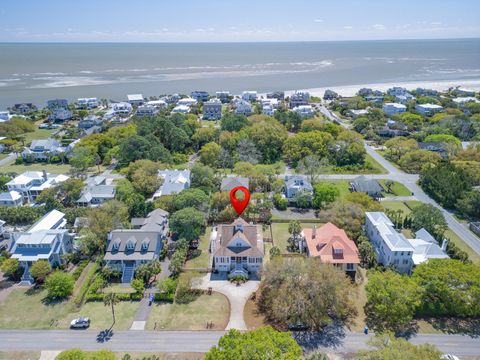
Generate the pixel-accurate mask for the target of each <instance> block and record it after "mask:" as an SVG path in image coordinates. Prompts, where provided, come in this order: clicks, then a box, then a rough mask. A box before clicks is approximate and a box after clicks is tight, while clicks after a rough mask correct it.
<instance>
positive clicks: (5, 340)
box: [0, 330, 480, 356]
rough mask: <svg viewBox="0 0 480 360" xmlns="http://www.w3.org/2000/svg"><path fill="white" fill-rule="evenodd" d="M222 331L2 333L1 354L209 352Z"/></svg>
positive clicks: (450, 345)
mask: <svg viewBox="0 0 480 360" xmlns="http://www.w3.org/2000/svg"><path fill="white" fill-rule="evenodd" d="M223 334H224V332H223V331H157V332H155V331H118V332H115V333H114V334H113V336H112V337H111V339H110V340H109V341H107V342H98V341H97V332H96V331H91V330H87V331H83V330H0V351H20V350H22V351H39V350H65V349H70V348H72V347H76V348H81V349H84V350H98V349H111V350H113V351H130V352H133V351H138V352H141V351H145V350H147V349H148V351H158V352H179V351H182V352H206V351H208V350H209V349H210V347H212V346H214V345H216V344H217V342H218V339H219V338H220V337H221V336H222V335H223ZM368 338H369V336H366V335H364V334H359V333H350V332H349V333H346V334H345V336H344V337H343V336H340V337H338V338H336V339H334V340H329V343H331V344H332V345H331V346H326V347H325V346H320V347H319V349H320V350H328V351H329V352H336V353H347V352H355V351H357V350H359V349H365V348H367V345H366V341H367V340H368ZM411 342H412V343H414V344H422V343H430V344H434V345H436V346H437V347H438V348H439V349H440V350H442V351H443V352H445V353H452V354H456V355H458V356H478V355H480V346H479V340H478V338H477V339H475V338H471V337H468V336H462V335H438V334H431V335H429V334H425V335H418V336H416V337H414V338H412V339H411Z"/></svg>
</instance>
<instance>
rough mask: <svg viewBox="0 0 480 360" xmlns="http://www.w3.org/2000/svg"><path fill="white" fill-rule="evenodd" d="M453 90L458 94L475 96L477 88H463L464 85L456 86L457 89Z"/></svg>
mask: <svg viewBox="0 0 480 360" xmlns="http://www.w3.org/2000/svg"><path fill="white" fill-rule="evenodd" d="M453 92H454V93H455V94H456V95H457V96H475V90H472V89H466V88H462V87H457V88H455V90H453Z"/></svg>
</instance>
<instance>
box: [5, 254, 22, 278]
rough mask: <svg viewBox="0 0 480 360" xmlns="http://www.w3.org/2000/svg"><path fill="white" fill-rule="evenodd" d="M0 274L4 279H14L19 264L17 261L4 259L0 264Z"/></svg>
mask: <svg viewBox="0 0 480 360" xmlns="http://www.w3.org/2000/svg"><path fill="white" fill-rule="evenodd" d="M1 268H2V272H3V274H4V275H5V276H6V277H9V278H15V277H16V276H17V274H18V271H19V269H20V262H19V261H18V260H17V259H12V258H9V259H5V260H3V262H2V266H1Z"/></svg>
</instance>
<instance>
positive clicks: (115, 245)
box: [113, 240, 120, 250]
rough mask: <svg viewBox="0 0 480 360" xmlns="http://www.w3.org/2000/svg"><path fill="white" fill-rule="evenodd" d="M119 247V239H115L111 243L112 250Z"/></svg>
mask: <svg viewBox="0 0 480 360" xmlns="http://www.w3.org/2000/svg"><path fill="white" fill-rule="evenodd" d="M119 247H120V241H118V240H116V241H115V242H114V243H113V249H114V250H118V248H119Z"/></svg>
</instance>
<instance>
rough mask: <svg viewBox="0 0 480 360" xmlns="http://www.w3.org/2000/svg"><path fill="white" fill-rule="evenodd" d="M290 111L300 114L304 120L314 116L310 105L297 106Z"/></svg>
mask: <svg viewBox="0 0 480 360" xmlns="http://www.w3.org/2000/svg"><path fill="white" fill-rule="evenodd" d="M292 111H294V112H296V113H298V114H300V116H301V117H304V118H311V117H313V116H314V112H313V107H312V105H299V106H296V107H294V108H293V109H292Z"/></svg>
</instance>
